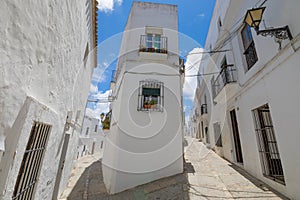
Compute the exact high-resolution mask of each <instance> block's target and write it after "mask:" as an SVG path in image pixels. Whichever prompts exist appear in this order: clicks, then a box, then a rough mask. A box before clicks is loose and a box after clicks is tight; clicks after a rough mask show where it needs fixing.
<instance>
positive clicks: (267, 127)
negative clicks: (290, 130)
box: [252, 104, 285, 184]
mask: <svg viewBox="0 0 300 200" xmlns="http://www.w3.org/2000/svg"><path fill="white" fill-rule="evenodd" d="M252 112H253V118H254V122H255V131H256V136H257V143H258V148H259V149H258V150H259V154H260V160H261V164H262V170H263V175H264V176H265V177H268V178H270V179H272V180H274V181H277V182H279V183H282V184H284V183H285V181H284V174H283V168H282V165H281V159H280V155H279V151H278V146H277V141H276V137H275V133H274V127H273V123H272V119H271V114H270V108H269V105H268V104H266V105H264V106H261V107H259V108H257V109H255V110H253V111H252Z"/></svg>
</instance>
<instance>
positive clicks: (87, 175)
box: [67, 160, 195, 200]
mask: <svg viewBox="0 0 300 200" xmlns="http://www.w3.org/2000/svg"><path fill="white" fill-rule="evenodd" d="M188 165H189V166H188V167H186V164H185V170H184V173H182V174H177V175H174V176H170V177H167V178H162V179H160V180H156V181H153V182H151V183H147V184H144V185H140V186H137V187H135V188H132V189H129V190H126V191H124V192H120V193H117V194H114V195H110V194H108V193H107V191H106V188H105V185H104V182H103V175H102V164H101V160H99V161H96V162H94V163H92V164H91V165H90V166H89V167H87V168H86V170H85V171H84V172H83V174H82V175H81V177H80V178H79V180H78V182H77V183H76V185H75V187H74V188H73V190H72V191H71V193H70V195H69V197H68V198H67V199H68V200H82V199H130V200H135V199H136V200H143V199H187V200H188V199H189V194H188V188H189V182H188V176H187V173H189V171H195V170H191V169H193V166H192V165H191V163H189V164H188ZM186 169H188V170H186Z"/></svg>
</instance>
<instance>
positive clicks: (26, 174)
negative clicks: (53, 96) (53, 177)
mask: <svg viewBox="0 0 300 200" xmlns="http://www.w3.org/2000/svg"><path fill="white" fill-rule="evenodd" d="M51 127H52V126H51V125H48V124H44V123H40V122H34V124H33V126H32V129H31V132H30V136H29V139H28V143H27V146H26V150H25V153H24V156H23V160H22V163H21V166H20V170H19V174H18V177H17V180H16V184H15V188H14V192H13V197H12V199H13V200H15V199H16V200H26V199H33V198H34V192H35V186H36V183H37V180H38V176H39V173H40V170H41V165H42V162H43V156H44V153H45V149H46V144H47V141H48V137H49V135H50V131H51Z"/></svg>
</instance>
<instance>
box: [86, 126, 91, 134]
mask: <svg viewBox="0 0 300 200" xmlns="http://www.w3.org/2000/svg"><path fill="white" fill-rule="evenodd" d="M89 129H90V128H89V127H87V128H86V132H85V135H88V134H89Z"/></svg>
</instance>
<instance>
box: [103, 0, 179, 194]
mask: <svg viewBox="0 0 300 200" xmlns="http://www.w3.org/2000/svg"><path fill="white" fill-rule="evenodd" d="M146 26H150V27H157V28H160V29H161V31H162V32H163V36H166V37H167V38H168V54H160V53H147V52H138V49H139V45H140V35H145V33H146V30H147V29H146ZM177 26H178V20H177V7H176V6H173V5H165V4H153V3H143V2H134V3H133V6H132V9H131V13H130V15H129V17H128V21H127V25H126V28H125V31H126V32H125V33H124V34H123V39H122V44H121V49H120V55H122V57H121V58H119V61H118V69H119V74H120V75H119V76H118V80H117V84H116V87H115V90H114V91H113V96H114V102H113V103H112V121H111V129H110V133H109V134H108V135H107V136H106V141H105V149H104V157H103V160H102V164H103V176H104V177H103V178H104V183H105V185H106V188H107V189H108V192H110V193H117V192H120V191H123V190H126V189H128V188H131V187H134V186H137V185H141V184H144V183H147V182H150V181H153V180H156V179H159V178H162V177H167V176H170V175H174V174H177V173H181V172H182V171H183V158H182V153H183V148H182V142H183V141H182V138H183V125H184V124H183V116H182V104H181V98H182V83H181V81H182V80H181V75H180V73H179V66H178V62H179V57H178V33H177V29H178V27H177ZM163 74H167V75H163ZM168 75H171V76H168ZM147 79H152V80H157V81H161V82H163V84H164V86H163V87H164V96H163V98H164V104H163V106H164V110H163V112H157V111H149V112H147V111H138V104H139V103H138V89H139V81H145V80H147Z"/></svg>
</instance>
